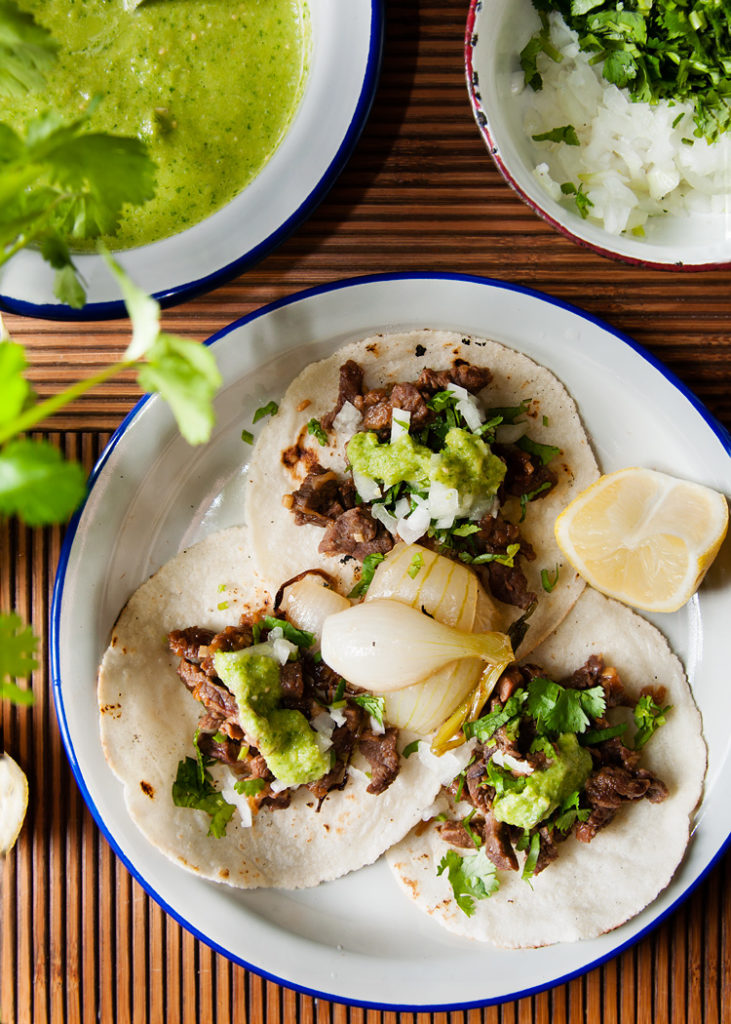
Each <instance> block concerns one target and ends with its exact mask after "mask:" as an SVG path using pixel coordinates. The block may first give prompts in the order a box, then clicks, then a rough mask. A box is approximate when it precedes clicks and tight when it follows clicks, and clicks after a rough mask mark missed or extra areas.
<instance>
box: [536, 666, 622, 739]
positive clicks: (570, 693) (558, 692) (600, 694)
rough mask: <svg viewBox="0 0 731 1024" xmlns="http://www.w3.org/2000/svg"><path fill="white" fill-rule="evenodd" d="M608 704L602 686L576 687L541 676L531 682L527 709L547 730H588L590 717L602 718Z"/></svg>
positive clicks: (545, 730) (539, 724)
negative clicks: (585, 688) (577, 688)
mask: <svg viewBox="0 0 731 1024" xmlns="http://www.w3.org/2000/svg"><path fill="white" fill-rule="evenodd" d="M605 708H606V697H605V695H604V688H603V687H602V686H594V687H591V688H590V689H587V690H574V689H571V688H569V687H565V686H561V685H560V684H559V683H555V682H553V681H552V680H550V679H544V678H543V677H541V676H536V677H535V678H534V679H531V681H530V682H529V683H528V700H527V702H526V710H527V712H528V714H529V715H531V716H532V717H533V718H535V720H536V722H537V724H538V727H539V729H541V730H542V731H543V732H549V733H565V732H573V733H582V732H585V730H586V728H587V726H588V725H589V724H590V723H589V718H590V717H591V718H599V717H600V716H601V715H602V714H603V713H604V710H605Z"/></svg>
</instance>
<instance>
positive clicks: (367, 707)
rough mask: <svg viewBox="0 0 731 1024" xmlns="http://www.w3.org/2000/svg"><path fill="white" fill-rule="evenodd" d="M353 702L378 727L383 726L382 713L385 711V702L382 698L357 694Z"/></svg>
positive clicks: (369, 694)
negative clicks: (376, 723) (375, 722)
mask: <svg viewBox="0 0 731 1024" xmlns="http://www.w3.org/2000/svg"><path fill="white" fill-rule="evenodd" d="M353 701H354V702H355V703H356V704H358V705H360V707H362V708H363V710H364V711H365V712H367V714H369V715H370V716H371V718H374V719H375V720H376V721H377V722H378V724H379V725H383V712H384V711H385V710H386V701H385V700H384V699H383V697H375V696H374V695H373V694H372V693H359V694H358V696H357V697H353Z"/></svg>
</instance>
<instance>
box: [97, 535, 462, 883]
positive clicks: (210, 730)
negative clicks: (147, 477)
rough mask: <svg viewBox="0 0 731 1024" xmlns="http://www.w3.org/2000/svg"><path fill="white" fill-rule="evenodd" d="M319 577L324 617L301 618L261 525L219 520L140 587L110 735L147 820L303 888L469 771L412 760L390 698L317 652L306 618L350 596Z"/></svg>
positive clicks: (122, 634)
mask: <svg viewBox="0 0 731 1024" xmlns="http://www.w3.org/2000/svg"><path fill="white" fill-rule="evenodd" d="M313 579H315V580H319V583H322V582H324V580H323V579H322V577H321V576H320V575H319V574H317V573H316V574H314V576H313ZM304 583H305V586H306V587H307V585H308V584H309V591H310V593H312V592H313V588H314V597H312V598H310V597H308V598H307V601H306V602H305V605H306V613H305V614H306V615H309V617H310V620H309V621H307V622H304V620H303V613H302V612H301V610H300V614H299V617H297V616H293V617H295V618H297V622H298V623H299V624H300V626H299V627H291V623H290V622H288V621H287V619H286V618H285V616H284V613H283V612H282V611H281V608H280V607H279V602H278V601H275V597H276V595H275V592H274V589H273V588H271V587H269V586H268V585H267V583H266V581H265V580H263V579H262V577H260V576H259V575H258V574H257V573H256V570H255V568H254V566H253V564H252V559H251V556H250V545H249V538H248V532H247V530H246V529H245V528H233V529H229V530H226V531H223V532H220V533H217V534H215V535H213V536H211V537H209V538H207V539H206V540H204V541H202V542H200V543H199V544H197V545H195V546H193V547H191V548H189V549H186V550H184V551H182V552H181V553H180V554H178V555H177V556H176V557H175V558H173V559H172V560H171V561H170V562H169V563H167V564H166V565H165V566H163V567H162V568H161V569H160V570H159V571H158V572H157V573H156V574H155V575H154V576H152V577H151V578H150V579H149V580H148V581H147V582H145V583H144V584H143V585H142V586H141V587H140V588H139V589H138V590H137V591H136V592H135V593H134V594H133V596H132V597H131V599H130V600H129V602H128V603H127V605H126V606H125V608H124V610H123V611H122V613H121V615H120V617H119V619H118V621H117V623H116V624H115V626H114V629H113V634H112V638H111V642H110V645H109V647H108V649H107V651H106V653H105V655H104V659H103V661H102V664H101V668H100V671H99V681H98V700H99V708H100V712H101V738H102V744H103V749H104V753H105V755H106V758H107V760H108V762H109V764H110V765H111V767H112V769H113V770H114V772H115V773H116V774H117V776H118V777H119V778H120V779H121V780H122V782H123V783H124V792H125V800H126V803H127V807H128V809H129V812H130V815H131V817H132V819H133V820H134V821H135V823H136V824H137V825H138V827H139V828H140V829H141V830H142V831H143V833H144V834H145V835H146V836H147V838H148V839H149V840H150V841H151V842H152V843H153V844H154V845H155V846H156V847H157V848H158V849H159V850H161V851H162V852H163V853H165V854H166V855H167V856H169V857H170V858H171V859H173V860H174V861H176V862H177V863H178V864H180V865H182V866H183V867H185V868H187V869H188V870H190V871H193V872H195V873H197V874H198V875H200V876H202V877H205V878H210V879H213V880H214V881H218V882H226V883H228V884H230V885H234V886H239V887H242V888H253V887H259V886H277V887H281V888H303V887H307V886H313V885H317V884H318V883H319V882H322V881H325V880H328V879H333V878H336V877H338V876H340V875H343V874H345V873H347V872H349V871H353V870H355V869H357V868H360V867H361V866H363V865H366V864H369V863H371V862H372V861H374V860H376V859H377V858H378V857H379V856H380V855H381V854H382V853H383V852H384V850H386V849H387V848H388V847H389V846H391V845H392V844H393V843H394V842H396V841H397V840H398V839H401V838H402V837H403V835H404V834H405V833H406V832H407V831H408V830H409V829H410V828H411V827H412V825H414V824H416V823H417V822H418V821H420V820H421V817H422V815H423V813H424V812H425V809H427V808H428V807H429V806H430V804H431V803H432V802H433V800H434V798H435V796H436V795H437V794H438V792H439V789H440V785H441V783H442V782H443V781H446V776H445V772H446V775H449V773H450V770H451V772H452V774H453V773H454V772H455V771H456V770H458V766H459V762H458V760H454V759H452V760H451V761H450V759H449V758H448V759H447V761H444V760H442V761H441V762H440V761H438V759H436V758H432V759H431V763H430V762H429V761H428V760H425V759H423V758H422V759H416V758H413V759H410V758H403V757H402V756H401V752H402V749H403V745H404V744H405V742H406V740H405V739H403V738H402V737H401V736H400V735H399V733H398V730H396V729H395V728H393V727H389V726H388V723H387V722H383V716H382V712H381V709H382V706H383V702H382V701H381V700H380V699H378V698H373V697H372V695H370V694H364V693H362V691H359V690H356V689H354V688H353V687H350V686H347V685H346V684H345V682H344V681H343V682H341V680H340V677H339V675H337V674H335V673H334V672H333V671H331V670H329V669H328V668H327V667H326V666H325V665H324V664H323V663H322V661H321V659H320V657H319V654H318V653H317V652H316V650H315V649H314V648H313V650H312V651H311V652H310V650H309V648H310V646H311V644H312V636H313V634H311V633H309V632H308V631H307V630H306V629H305V630H303V629H302V628H301V625H302V624H304V625H306V626H308V625H310V624H311V621H312V620H313V615H314V618H315V619H319V620H321V619H322V617H323V615H325V614H327V613H328V612H329V611H331V610H332V608H333V602H334V607H335V609H336V610H338V609H340V608H342V607H343V606H345V607H348V606H349V602H348V601H347V600H346V599H345V598H343V597H338V595H337V593H336V591H335V590H334V589H331V588H328V587H322V586H320V585H319V583H317V582H315V583H313V582H312V581H308V580H305V581H304ZM300 590H301V587H300ZM285 604H286V601H285ZM244 668H245V669H246V671H244ZM282 737H283V740H282V742H281V743H279V739H280V738H282ZM254 742H255V743H256V744H257V747H254ZM278 747H281V749H278ZM277 758H278V759H277ZM450 764H451V769H450V768H449V767H448V766H449V765H450ZM303 780H304V781H303Z"/></svg>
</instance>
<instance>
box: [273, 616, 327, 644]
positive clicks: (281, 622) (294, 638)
mask: <svg viewBox="0 0 731 1024" xmlns="http://www.w3.org/2000/svg"><path fill="white" fill-rule="evenodd" d="M260 624H261V626H262V627H263V628H264V629H276V628H277V627H279V629H281V630H282V633H283V635H284V639H285V640H289V642H290V643H291V644H295V645H296V646H297V647H304V648H307V647H312V645H313V644H314V642H315V634H314V633H308V631H307V630H306V629H297V627H296V626H293V625H292V623H291V622H287V620H286V619H278V618H276V616H274V615H265V616H264V617H263V618H262V619H261V621H260Z"/></svg>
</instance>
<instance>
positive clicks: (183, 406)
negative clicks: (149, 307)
mask: <svg viewBox="0 0 731 1024" xmlns="http://www.w3.org/2000/svg"><path fill="white" fill-rule="evenodd" d="M147 359H148V362H147V363H146V364H145V365H143V366H142V367H141V368H140V371H139V373H138V375H137V380H138V382H139V384H140V387H141V388H143V390H145V391H157V392H159V394H160V395H161V397H162V398H164V399H165V401H166V402H167V403H168V404H169V405H170V408H171V409H172V412H173V415H174V416H175V419H176V421H177V424H178V427H179V428H180V433H181V434H182V435H183V437H184V438H185V439H186V441H188V442H189V443H190V444H200V443H201V442H203V441H207V440H208V438H209V436H210V433H211V428H212V427H213V422H214V414H213V407H212V399H213V396H214V395H215V393H216V391H217V389H218V388H219V387H220V386H221V375H220V373H219V372H218V368H217V367H216V362H215V359H214V358H213V354H212V352H211V351H210V349H208V348H206V347H205V346H204V345H200V344H199V343H198V342H196V341H189V340H188V339H186V338H179V337H177V335H174V334H164V333H162V334H159V335H158V337H157V339H156V340H155V342H154V343H153V344H152V346H151V347H150V348H149V349H148V352H147Z"/></svg>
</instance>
